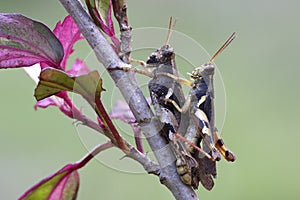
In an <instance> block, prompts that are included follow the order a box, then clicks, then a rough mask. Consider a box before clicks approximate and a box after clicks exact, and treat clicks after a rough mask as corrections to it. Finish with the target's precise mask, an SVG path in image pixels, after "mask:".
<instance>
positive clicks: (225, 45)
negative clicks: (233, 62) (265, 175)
mask: <svg viewBox="0 0 300 200" xmlns="http://www.w3.org/2000/svg"><path fill="white" fill-rule="evenodd" d="M235 37H236V34H235V32H233V33H232V34H231V36H230V37H229V38H228V39H227V40H226V42H225V43H224V44H223V45H222V46H221V47H220V49H219V50H218V51H217V52H216V53H215V54H214V55H213V56H212V57H211V59H210V60H209V62H208V64H211V63H212V62H213V61H214V59H215V58H216V57H217V56H218V55H219V54H220V53H222V51H223V50H224V49H226V47H228V45H229V44H230V43H231V42H232V40H234V38H235Z"/></svg>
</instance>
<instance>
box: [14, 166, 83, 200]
mask: <svg viewBox="0 0 300 200" xmlns="http://www.w3.org/2000/svg"><path fill="white" fill-rule="evenodd" d="M76 167H77V166H76V165H71V164H70V165H66V166H65V167H63V168H62V169H61V170H59V171H58V172H56V173H54V174H53V175H51V176H49V177H47V178H45V179H43V180H42V181H40V182H39V183H37V184H36V185H34V186H33V187H32V188H30V189H29V190H28V191H26V192H25V193H24V194H23V195H22V196H21V197H20V198H19V200H41V199H43V200H74V199H76V197H77V191H78V188H79V174H78V172H77V168H76Z"/></svg>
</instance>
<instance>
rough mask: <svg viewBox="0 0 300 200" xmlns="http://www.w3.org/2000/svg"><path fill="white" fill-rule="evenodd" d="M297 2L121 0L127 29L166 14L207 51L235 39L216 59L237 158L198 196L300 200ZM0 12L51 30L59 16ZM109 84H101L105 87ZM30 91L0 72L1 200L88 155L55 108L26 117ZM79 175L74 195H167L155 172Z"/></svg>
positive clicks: (11, 4) (18, 6)
mask: <svg viewBox="0 0 300 200" xmlns="http://www.w3.org/2000/svg"><path fill="white" fill-rule="evenodd" d="M299 6H300V3H299V1H297V0H288V1H277V2H276V1H271V0H265V1H258V0H252V1H233V0H230V1H197V0H191V1H179V0H176V1H171V0H165V1H156V0H152V1H137V0H128V8H129V9H128V12H129V19H130V23H131V25H132V26H133V27H134V28H140V27H149V26H152V27H163V28H165V27H166V24H167V21H168V18H169V16H171V15H172V16H174V17H176V18H177V19H178V22H177V25H176V30H177V31H179V32H182V33H185V34H186V35H188V36H190V37H191V38H193V39H195V40H196V41H197V42H198V43H201V44H202V45H203V46H204V47H205V49H206V50H207V51H208V52H209V53H210V54H212V53H213V52H214V51H215V50H216V49H217V47H219V46H220V44H221V43H222V42H223V41H225V39H226V37H227V36H229V34H231V33H232V32H233V31H236V32H237V33H238V38H237V39H236V40H235V41H234V42H233V44H232V45H231V46H230V48H229V49H227V50H226V52H225V53H224V54H223V55H222V56H220V57H219V58H218V59H217V60H216V64H217V65H218V66H219V70H220V72H221V74H222V77H223V81H224V84H225V89H226V94H227V104H226V105H227V107H226V109H227V113H226V114H227V115H226V119H225V123H224V127H223V132H222V135H223V137H224V138H225V141H226V143H227V144H228V146H230V147H231V149H232V150H233V151H234V152H235V153H236V154H237V156H238V159H237V161H236V162H235V163H226V162H225V161H222V162H220V163H219V165H218V178H217V180H216V185H215V187H214V189H213V190H212V191H211V192H207V191H205V190H203V189H201V188H200V189H199V190H198V191H197V193H198V194H199V198H200V199H217V198H222V199H226V200H227V199H245V200H246V199H264V200H267V199H273V200H274V199H283V198H284V199H300V194H299V193H300V192H299V189H300V185H299V182H298V179H299V178H300V173H299V172H298V171H297V170H298V169H299V164H300V161H299V153H298V151H299V150H298V145H299V144H300V135H299V128H298V124H299V119H300V114H299V113H300V109H299V105H298V104H299V100H300V95H299V91H298V89H299V83H300V82H299V72H300V68H299V62H298V60H297V58H299V56H297V55H298V54H299V46H300V39H299V35H300V27H299V20H300V12H299ZM0 12H14V13H22V14H25V15H27V16H29V17H31V18H34V19H37V20H39V21H42V22H44V23H45V24H47V25H48V26H49V27H51V28H52V29H53V28H54V26H55V24H56V22H57V21H58V20H62V19H63V18H64V17H65V15H66V12H65V10H64V8H63V7H62V6H61V5H60V3H59V2H58V1H55V0H52V1H46V0H28V1H21V0H19V1H18V0H10V1H0ZM160 40H161V38H160ZM162 41H163V40H162ZM77 47H79V48H80V49H79V51H77V52H76V55H77V56H80V57H85V56H86V52H87V51H88V47H87V45H86V43H85V42H82V43H81V44H80V45H78V46H77ZM175 50H176V49H175ZM81 54H82V55H83V56H81ZM95 65H97V63H96V64H95ZM101 70H102V71H103V68H101ZM107 81H110V80H109V79H107ZM110 85H112V84H110V83H109V82H104V87H105V88H106V89H108V90H109V88H110ZM34 87H35V85H34V83H33V81H32V80H31V79H30V78H29V77H27V76H26V75H25V73H24V71H23V70H22V69H16V70H8V69H7V70H2V71H1V72H0V91H1V103H0V110H1V112H0V121H1V122H0V138H1V139H0V159H1V165H0V183H1V187H0V199H5V200H10V199H16V198H17V197H18V196H20V195H21V194H22V192H24V191H25V190H26V189H27V188H29V187H30V186H32V185H33V184H34V183H36V182H37V181H39V180H40V179H42V178H43V177H45V176H47V175H49V174H51V173H53V172H55V171H56V170H58V169H59V168H61V167H62V166H64V165H65V164H67V163H71V162H74V161H76V160H78V159H80V158H81V157H82V156H83V155H84V154H85V153H86V148H85V147H84V146H83V145H82V143H81V141H80V138H79V137H78V134H77V132H76V129H75V127H74V125H73V124H72V120H70V119H68V118H66V117H65V116H64V115H62V114H61V113H60V112H59V111H58V109H56V108H49V109H46V110H42V109H39V110H38V111H34V109H33V105H34V104H35V100H34V98H33V90H34ZM105 98H106V101H107V102H108V104H109V101H110V97H109V96H106V97H105ZM217 112H218V111H217ZM119 158H120V156H119V157H115V158H114V159H116V160H118V159H119ZM119 167H120V166H119ZM120 168H121V167H120ZM80 174H81V186H80V190H79V199H173V197H172V195H171V193H170V192H169V191H168V190H167V189H166V188H165V187H164V186H162V185H161V184H160V183H159V180H158V178H157V177H155V176H153V175H147V174H132V173H124V172H120V171H118V170H114V169H111V168H109V167H106V166H105V165H103V164H101V163H99V162H91V163H89V165H88V166H86V167H85V168H84V169H83V170H81V171H80Z"/></svg>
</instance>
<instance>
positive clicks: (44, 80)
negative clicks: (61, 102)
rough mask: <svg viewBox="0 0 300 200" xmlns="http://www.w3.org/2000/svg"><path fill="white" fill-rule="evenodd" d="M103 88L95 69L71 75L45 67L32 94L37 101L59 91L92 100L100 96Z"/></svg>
mask: <svg viewBox="0 0 300 200" xmlns="http://www.w3.org/2000/svg"><path fill="white" fill-rule="evenodd" d="M103 90H104V89H103V88H102V79H101V77H100V75H99V73H98V72H97V71H92V72H90V73H88V74H85V75H81V76H77V77H71V76H69V75H68V74H66V73H65V72H63V71H60V70H57V69H52V68H47V69H45V70H43V71H42V72H41V74H40V81H39V83H38V85H37V87H36V89H35V94H34V96H35V98H36V100H38V101H39V100H42V99H44V98H47V97H49V96H52V95H55V94H57V93H59V92H61V91H69V92H75V93H77V94H80V95H82V96H83V97H84V98H85V99H87V100H88V101H89V102H92V101H94V100H95V98H100V96H101V92H102V91H103Z"/></svg>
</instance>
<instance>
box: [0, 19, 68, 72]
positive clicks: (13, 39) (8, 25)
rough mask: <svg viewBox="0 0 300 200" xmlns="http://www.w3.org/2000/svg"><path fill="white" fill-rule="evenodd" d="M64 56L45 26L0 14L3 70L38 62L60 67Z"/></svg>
mask: <svg viewBox="0 0 300 200" xmlns="http://www.w3.org/2000/svg"><path fill="white" fill-rule="evenodd" d="M63 55H64V52H63V47H62V45H61V43H60V42H59V40H58V39H57V38H56V36H55V35H54V34H53V33H52V31H51V30H50V29H49V28H48V27H47V26H45V25H44V24H42V23H40V22H37V21H34V20H32V19H29V18H27V17H25V16H23V15H20V14H0V68H14V67H24V66H31V65H33V64H36V63H38V62H44V63H47V64H48V65H49V66H53V67H58V66H59V65H60V62H61V60H62V58H63Z"/></svg>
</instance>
